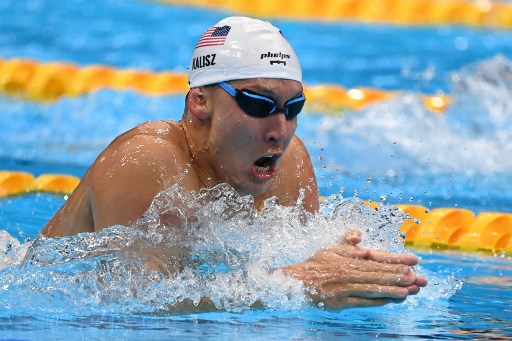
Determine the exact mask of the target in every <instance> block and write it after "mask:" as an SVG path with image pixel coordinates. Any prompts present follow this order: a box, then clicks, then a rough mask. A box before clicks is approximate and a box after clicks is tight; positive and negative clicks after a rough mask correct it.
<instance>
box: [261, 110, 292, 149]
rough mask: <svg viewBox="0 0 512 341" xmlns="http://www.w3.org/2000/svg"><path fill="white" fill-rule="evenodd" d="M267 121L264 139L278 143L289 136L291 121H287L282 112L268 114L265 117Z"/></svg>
mask: <svg viewBox="0 0 512 341" xmlns="http://www.w3.org/2000/svg"><path fill="white" fill-rule="evenodd" d="M266 120H267V121H268V128H267V131H266V135H265V140H266V141H267V142H270V143H273V144H280V143H282V142H284V141H286V139H287V138H288V137H289V135H290V129H293V128H292V127H291V124H293V122H292V121H287V120H286V116H285V115H284V113H282V112H279V113H275V114H273V115H270V116H269V117H267V118H266Z"/></svg>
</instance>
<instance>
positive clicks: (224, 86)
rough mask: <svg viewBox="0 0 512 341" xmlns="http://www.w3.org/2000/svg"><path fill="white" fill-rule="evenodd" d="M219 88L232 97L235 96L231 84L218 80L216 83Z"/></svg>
mask: <svg viewBox="0 0 512 341" xmlns="http://www.w3.org/2000/svg"><path fill="white" fill-rule="evenodd" d="M218 84H219V86H220V87H221V88H223V89H224V90H226V91H227V93H228V94H230V95H231V96H232V97H236V90H235V88H233V87H232V86H231V85H229V84H228V83H226V82H219V83H218Z"/></svg>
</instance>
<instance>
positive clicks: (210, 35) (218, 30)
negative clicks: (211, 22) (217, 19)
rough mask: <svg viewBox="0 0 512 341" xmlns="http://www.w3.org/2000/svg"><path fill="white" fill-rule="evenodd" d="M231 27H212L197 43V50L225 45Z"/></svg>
mask: <svg viewBox="0 0 512 341" xmlns="http://www.w3.org/2000/svg"><path fill="white" fill-rule="evenodd" d="M229 30H231V26H227V25H226V26H222V27H215V26H213V27H210V28H209V29H208V30H206V32H204V33H203V35H202V36H201V39H199V41H198V42H197V45H196V49H197V48H199V47H205V46H218V45H224V41H225V40H226V37H227V36H228V33H229Z"/></svg>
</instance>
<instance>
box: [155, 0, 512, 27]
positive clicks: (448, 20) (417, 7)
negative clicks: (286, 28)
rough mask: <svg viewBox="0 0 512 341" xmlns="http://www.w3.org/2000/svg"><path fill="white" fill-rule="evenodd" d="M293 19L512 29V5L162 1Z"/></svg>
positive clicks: (402, 0)
mask: <svg viewBox="0 0 512 341" xmlns="http://www.w3.org/2000/svg"><path fill="white" fill-rule="evenodd" d="M161 1H162V2H166V3H172V4H180V5H193V6H202V7H210V8H215V9H218V10H228V11H231V12H235V13H239V14H244V15H250V16H257V17H262V18H281V19H294V20H325V21H342V20H344V21H359V22H363V23H376V24H394V25H467V26H476V27H489V28H504V29H510V28H512V3H509V2H504V1H490V0H474V1H471V0H319V1H304V0H259V1H239V0H161Z"/></svg>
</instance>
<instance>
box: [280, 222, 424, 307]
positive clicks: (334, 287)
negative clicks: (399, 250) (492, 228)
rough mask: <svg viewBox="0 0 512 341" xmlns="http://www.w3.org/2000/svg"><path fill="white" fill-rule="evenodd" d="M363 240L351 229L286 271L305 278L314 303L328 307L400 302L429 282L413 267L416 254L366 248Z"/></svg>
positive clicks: (285, 271)
mask: <svg viewBox="0 0 512 341" xmlns="http://www.w3.org/2000/svg"><path fill="white" fill-rule="evenodd" d="M360 241H361V236H360V234H359V232H357V231H355V230H352V231H350V232H349V233H347V234H346V235H345V237H344V238H343V240H341V242H340V243H338V244H336V245H333V246H330V247H328V248H326V249H323V250H320V251H319V252H317V253H316V254H315V255H314V256H313V257H311V258H309V259H307V260H306V261H304V262H302V263H299V264H294V265H290V266H287V267H286V268H284V269H283V272H284V273H285V274H286V275H288V276H291V277H294V278H296V279H300V280H302V281H303V283H304V285H305V286H306V290H307V294H308V295H309V296H310V297H311V298H312V300H313V303H314V304H316V305H319V306H322V307H324V308H325V309H329V310H340V309H346V308H355V307H375V306H381V305H384V304H387V303H400V302H403V301H404V300H405V299H406V298H407V296H409V295H415V294H417V293H418V292H419V291H420V287H425V286H426V285H427V280H426V279H425V278H424V277H422V276H418V275H416V273H415V272H414V269H413V268H412V266H414V265H416V264H418V258H417V257H415V256H413V255H409V254H395V253H391V252H387V251H378V250H369V249H363V248H360V247H358V246H357V244H359V243H360Z"/></svg>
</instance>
